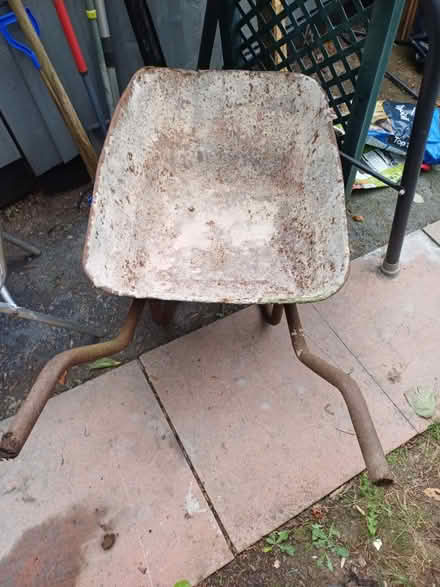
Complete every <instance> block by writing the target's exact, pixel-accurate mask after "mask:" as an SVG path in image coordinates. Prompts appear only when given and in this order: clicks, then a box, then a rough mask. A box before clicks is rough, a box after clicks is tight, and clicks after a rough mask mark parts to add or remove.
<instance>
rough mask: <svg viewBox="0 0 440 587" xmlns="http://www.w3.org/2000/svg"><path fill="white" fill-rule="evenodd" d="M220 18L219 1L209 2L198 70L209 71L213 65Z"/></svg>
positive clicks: (207, 3)
mask: <svg viewBox="0 0 440 587" xmlns="http://www.w3.org/2000/svg"><path fill="white" fill-rule="evenodd" d="M219 17H220V11H219V2H217V0H207V2H206V8H205V18H204V20H203V31H202V39H201V41H200V49H199V58H198V60H197V69H209V66H210V65H211V58H212V50H213V48H214V41H215V34H216V32H217V24H218V22H219Z"/></svg>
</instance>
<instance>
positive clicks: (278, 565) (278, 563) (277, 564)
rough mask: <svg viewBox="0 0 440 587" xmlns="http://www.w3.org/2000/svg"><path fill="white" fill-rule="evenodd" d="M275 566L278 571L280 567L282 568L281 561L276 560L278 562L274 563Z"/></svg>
mask: <svg viewBox="0 0 440 587" xmlns="http://www.w3.org/2000/svg"><path fill="white" fill-rule="evenodd" d="M273 566H274V567H275V568H276V569H279V568H280V566H281V563H280V561H279V560H278V559H276V560H275V561H274V562H273Z"/></svg>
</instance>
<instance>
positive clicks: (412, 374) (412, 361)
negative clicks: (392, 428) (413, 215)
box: [315, 231, 440, 431]
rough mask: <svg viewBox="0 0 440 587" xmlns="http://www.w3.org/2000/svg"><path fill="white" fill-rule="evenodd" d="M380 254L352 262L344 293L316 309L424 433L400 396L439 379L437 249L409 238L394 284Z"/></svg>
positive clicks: (417, 236)
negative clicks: (382, 263)
mask: <svg viewBox="0 0 440 587" xmlns="http://www.w3.org/2000/svg"><path fill="white" fill-rule="evenodd" d="M383 254H384V250H383V249H379V250H377V251H375V252H373V253H371V254H369V255H367V256H365V257H362V258H360V259H356V261H354V262H353V263H352V265H351V277H350V279H349V280H348V282H347V284H346V286H345V287H344V288H343V290H342V291H341V292H339V294H337V295H336V296H334V297H333V298H331V299H330V300H327V301H326V302H322V303H320V304H316V306H315V307H316V308H317V310H318V312H319V313H320V315H321V316H322V317H323V318H325V320H326V321H327V322H328V324H329V325H330V326H331V328H332V329H333V330H334V331H335V332H336V333H337V335H338V337H340V338H341V340H342V341H343V342H344V344H345V345H347V346H348V347H349V348H350V350H351V351H352V352H353V353H354V354H355V356H356V357H357V358H358V360H359V361H360V362H361V363H362V364H363V365H364V366H365V368H366V369H367V370H368V372H369V373H370V374H371V376H372V377H373V378H374V380H375V381H376V382H377V384H378V385H379V386H380V387H381V388H382V389H383V390H384V391H385V392H386V393H387V395H388V396H389V397H390V398H391V400H392V401H393V402H394V404H395V405H396V406H398V407H399V408H400V410H402V412H403V413H404V414H405V415H406V417H407V418H408V419H409V420H410V421H411V422H412V424H413V425H414V426H415V427H416V428H417V430H418V431H422V430H424V429H425V428H426V427H427V426H428V425H429V423H430V422H429V420H424V419H422V418H419V417H418V416H416V415H415V413H414V412H413V410H412V408H411V407H410V406H409V404H408V402H407V400H406V398H405V396H404V393H405V392H406V391H408V390H410V389H412V388H414V387H415V386H419V385H430V386H431V385H433V386H436V385H437V383H438V380H439V378H440V361H439V348H440V291H439V276H440V247H438V246H437V245H436V244H435V243H434V242H433V241H432V240H431V239H430V238H429V237H428V236H427V235H426V234H424V233H423V232H422V231H417V232H414V233H412V234H411V235H409V236H407V237H406V240H405V244H404V248H403V252H402V257H401V272H400V274H399V275H398V276H397V277H396V278H389V277H386V276H384V275H383V274H381V273H380V272H379V271H378V268H379V266H380V264H381V260H382V257H383Z"/></svg>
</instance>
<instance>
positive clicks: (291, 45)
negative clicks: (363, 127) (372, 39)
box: [234, 0, 373, 129]
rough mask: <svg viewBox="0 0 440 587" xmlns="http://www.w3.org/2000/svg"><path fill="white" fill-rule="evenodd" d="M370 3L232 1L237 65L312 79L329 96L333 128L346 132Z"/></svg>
mask: <svg viewBox="0 0 440 587" xmlns="http://www.w3.org/2000/svg"><path fill="white" fill-rule="evenodd" d="M372 4H373V2H372V1H371V0H350V1H345V2H344V1H343V0H328V1H325V0H290V1H289V0H277V1H274V0H236V1H235V7H236V14H237V15H238V18H235V22H234V28H235V27H237V28H235V31H234V32H235V35H236V37H235V38H236V39H237V38H239V41H238V46H237V44H236V49H237V53H238V55H239V59H238V61H239V62H237V64H236V66H237V67H240V68H246V69H258V70H262V69H270V70H289V71H297V72H302V73H304V74H306V75H310V76H313V77H314V78H315V79H316V80H317V81H318V82H319V83H320V84H321V86H322V87H323V88H324V90H325V91H326V92H327V95H328V99H329V103H330V105H331V106H332V108H333V110H334V113H335V124H338V123H339V124H341V125H342V126H343V127H344V129H345V127H346V125H347V123H348V120H349V118H350V113H351V103H352V99H353V96H354V94H355V91H356V78H357V74H358V71H359V67H360V64H361V60H362V50H363V47H364V43H365V40H366V37H367V34H368V26H369V23H370V18H371V10H372ZM237 32H238V35H239V36H237ZM237 53H236V55H237Z"/></svg>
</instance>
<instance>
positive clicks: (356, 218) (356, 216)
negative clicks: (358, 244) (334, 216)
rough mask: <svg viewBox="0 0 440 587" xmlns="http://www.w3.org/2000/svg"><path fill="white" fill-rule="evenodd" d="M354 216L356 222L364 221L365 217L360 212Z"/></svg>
mask: <svg viewBox="0 0 440 587" xmlns="http://www.w3.org/2000/svg"><path fill="white" fill-rule="evenodd" d="M352 218H353V220H354V221H355V222H363V221H364V217H363V216H361V215H360V214H353V216H352Z"/></svg>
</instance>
